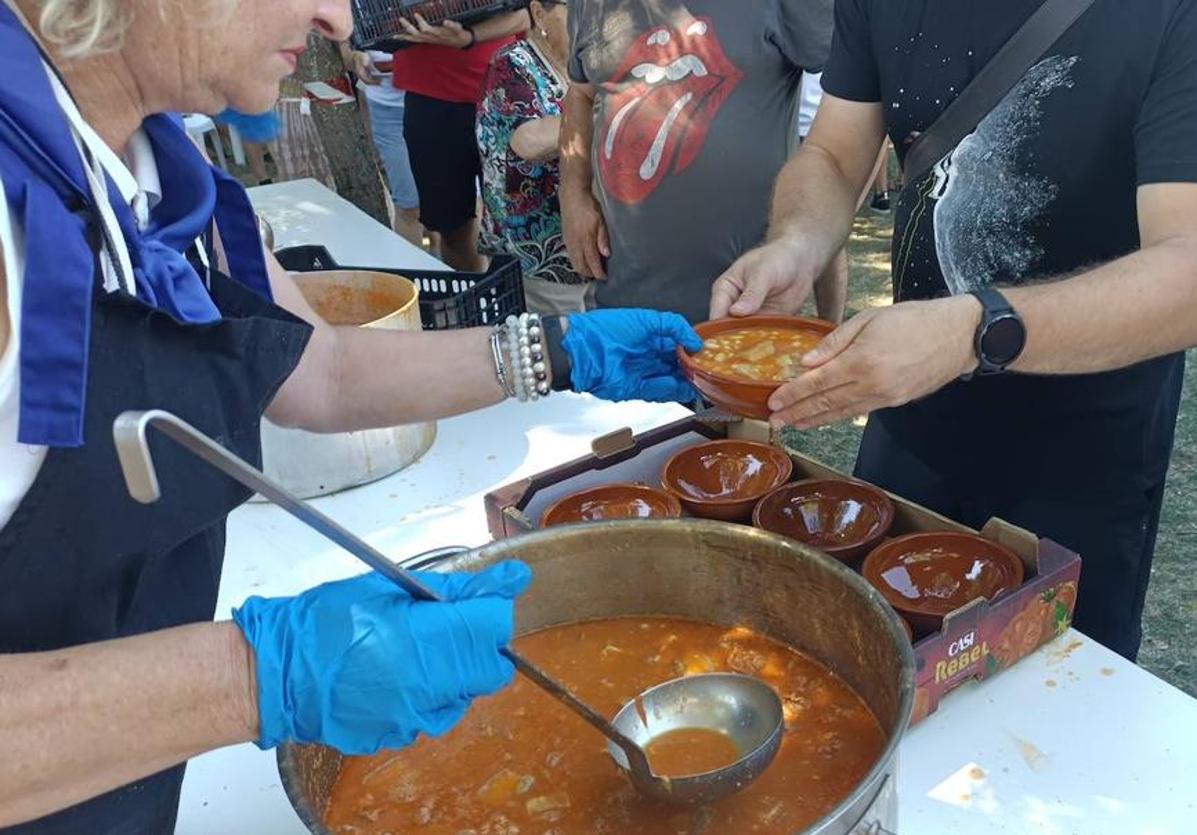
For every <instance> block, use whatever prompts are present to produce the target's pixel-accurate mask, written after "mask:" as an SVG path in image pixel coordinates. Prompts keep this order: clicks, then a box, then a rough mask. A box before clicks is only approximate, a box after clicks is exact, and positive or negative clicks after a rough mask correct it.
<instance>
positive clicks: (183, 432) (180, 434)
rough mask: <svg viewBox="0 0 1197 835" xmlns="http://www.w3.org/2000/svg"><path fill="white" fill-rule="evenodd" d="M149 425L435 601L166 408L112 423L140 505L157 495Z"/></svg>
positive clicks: (418, 596) (129, 483)
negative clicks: (147, 431) (148, 436)
mask: <svg viewBox="0 0 1197 835" xmlns="http://www.w3.org/2000/svg"><path fill="white" fill-rule="evenodd" d="M150 426H153V427H154V428H155V429H157V430H158V431H159V432H161V433H162V434H164V435H166V436H167V437H169V438H170V439H171V440H173V441H174V442H175V443H177V444H179V445H180V446H182V447H183V448H184V449H186V450H188V451H189V452H192V453H194V454H195V455H196V456H198V457H199V458H201V459H203V460H204V461H206V462H207V463H208V464H211V465H212V466H213V467H215V468H216V469H218V470H220V471H221V472H222V473H224V474H225V475H227V476H228V477H229V478H232V479H233V480H234V481H238V482H240V483H241V484H244V485H245V486H246V487H248V488H250V489H251V490H254V491H256V492H258V493H261V494H262V495H263V496H265V497H266V498H268V499H270V501H272V502H274V503H275V504H276V505H278V506H279V507H281V508H282V509H283V510H286V511H287V512H288V513H290V514H291V515H292V516H294V517H296V518H297V519H299V521H301V522H303V523H304V524H305V525H307V526H308V527H311V528H314V529H315V530H316V531H318V532H320V533H321V534H323V535H324V536H326V537H327V538H328V539H331V540H332V541H333V542H335V543H337V544H338V545H340V546H341V547H342V548H344V549H345V550H346V551H348V552H349V553H351V554H353V555H354V556H355V557H357V558H358V559H359V560H361V561H362V562H364V563H365V564H366V565H368V566H370V567H371V568H373V569H374V570H375V571H377V572H378V573H379V574H381V575H383V576H384V577H386V578H387V579H389V580H391V581H392V582H393V583H395V584H396V585H397V586H399V587H400V588H401V589H403V590H404V591H406V592H407V593H408V594H410V595H411V596H412V597H414V598H416V599H417V600H439V597H438V596H437V595H436V593H435V592H433V591H432V589H430V588H428V587H427V586H425V585H424V584H423V583H421V582H420V581H419V580H418V579H416V577H415V576H413V575H412V574H411V573H410V572H407V571H404V570H403V569H402V568H400V567H399V566H397V565H395V564H394V563H393V562H391V561H390V560H389V559H387V557H386V555H385V554H383V553H382V552H381V551H379V550H378V549H376V548H374V547H373V546H372V545H370V544H369V543H368V542H366V541H365V540H362V539H360V538H359V537H357V536H355V535H354V534H352V533H350V532H349V531H348V530H346V529H345V528H343V527H341V526H340V525H338V524H337V523H336V522H334V521H333V520H332V519H330V518H329V517H327V516H325V515H324V514H323V513H321V512H320V511H318V510H316V508H314V507H312V506H311V505H310V504H308V503H307V502H305V501H303V500H302V499H300V498H299V497H298V496H296V495H294V494H293V493H291V492H290V491H289V490H287V489H286V488H284V487H282V486H281V485H279V484H277V483H276V482H274V481H272V480H271V479H269V478H267V477H266V476H265V475H264V474H263V473H261V472H260V471H258V470H256V469H254V468H253V467H251V466H250V465H249V464H247V463H245V462H244V461H242V460H241V459H240V458H238V457H237V456H236V455H233V454H232V453H231V452H229V451H228V450H227V449H225V448H224V447H222V446H221V445H220V444H218V443H216V442H215V441H213V440H212V439H211V438H209V437H208V436H207V435H205V434H204V433H202V432H200V431H199V430H198V429H196V428H195V427H194V426H192V425H191V424H189V423H187V422H186V421H184V420H183V419H181V418H179V417H178V416H176V415H173V414H171V413H170V412H165V411H162V410H161V409H153V410H150V411H146V412H124V413H122V414H120V415H118V416H117V418H116V421H115V422H113V424H112V435H113V439H114V440H115V442H116V455H117V458H118V459H119V460H120V465H121V472H122V473H123V474H124V476H125V485H126V486H127V487H128V488H129V494H130V495H131V496H132V497H133V498H134V499H136V500H137V501H139V502H142V503H143V504H149V503H151V502H156V501H158V499H160V498H161V497H162V490H161V488H160V487H159V484H158V471H157V469H156V468H155V467H154V459H153V456H152V455H151V454H150V446H149V442H148V440H147V438H146V430H147V429H148V428H149V427H150Z"/></svg>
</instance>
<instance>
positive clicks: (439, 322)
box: [274, 245, 526, 331]
mask: <svg viewBox="0 0 1197 835" xmlns="http://www.w3.org/2000/svg"><path fill="white" fill-rule="evenodd" d="M274 256H275V257H276V258H277V259H278V261H279V263H280V264H282V265H283V268H284V269H286V270H289V271H290V272H296V273H306V272H313V271H315V270H371V271H373V272H380V273H391V274H393V275H400V276H403V277H404V278H406V279H408V280H410V281H411V282H412V283H413V284H415V285H416V287H417V288H419V290H420V322H421V323H422V324H423V325H424V330H437V331H442V330H455V329H457V328H473V327H478V326H480V325H491V326H493V325H497V324H498V323H499V322H501V321H503V320H504V319H505V318H507V316H509V315H512V314H514V315H517V316H518V315H519V314H521V313H523V312H524V310H525V309H526V308H525V305H524V279H523V273H522V272H521V270H520V262H519V259H518V258H515V257H512V256H510V255H499V256H495V257H494V258H492V259H491V264H490V269H489V270H487V271H486V272H485V273H459V272H453V271H450V270H396V269H390V268H387V267H362V266H353V267H350V266H345V265H342V264H338V263H337V262H336V261H335V260H334V259H333V257H332V256H331V255H330V254H329V252H328V250H327V249H325V248H324V247H322V246H318V245H306V246H292V247H287V248H286V249H280V250H279V251H278V252H276V253H274Z"/></svg>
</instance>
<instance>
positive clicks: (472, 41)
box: [461, 26, 478, 49]
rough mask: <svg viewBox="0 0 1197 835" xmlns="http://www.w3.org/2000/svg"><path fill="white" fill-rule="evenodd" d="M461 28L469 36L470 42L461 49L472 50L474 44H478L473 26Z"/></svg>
mask: <svg viewBox="0 0 1197 835" xmlns="http://www.w3.org/2000/svg"><path fill="white" fill-rule="evenodd" d="M461 28H462V29H464V30H465V31H466V33H467V34H468V35H469V36H470V42H469V43H468V44H466V45H465V46H463V47H462V49H472V48H473V46H474V44H476V43H478V35H477V33H476V32H474V27H473V26H463V27H461Z"/></svg>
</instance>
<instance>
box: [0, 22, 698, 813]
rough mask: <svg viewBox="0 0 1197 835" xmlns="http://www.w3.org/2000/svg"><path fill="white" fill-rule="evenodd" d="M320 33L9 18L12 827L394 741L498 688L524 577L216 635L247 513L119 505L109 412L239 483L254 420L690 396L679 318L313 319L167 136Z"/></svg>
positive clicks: (185, 481)
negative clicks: (227, 748) (179, 436)
mask: <svg viewBox="0 0 1197 835" xmlns="http://www.w3.org/2000/svg"><path fill="white" fill-rule="evenodd" d="M234 21H235V25H233V22H234ZM312 30H315V31H317V32H319V33H320V34H323V35H325V36H326V37H329V38H333V39H338V40H340V39H344V38H346V37H348V35H349V34H350V16H349V8H348V0H209V2H195V3H191V2H182V1H181V0H0V77H2V78H3V79H4V83H3V85H0V186H2V189H0V191H2V192H3V193H2V195H0V750H2V751H3V756H2V757H0V827H13V829H11V831H19V832H39V833H67V832H70V833H88V835H99V833H116V832H120V833H165V832H170V831H172V830H173V827H174V820H175V814H176V809H177V805H178V795H179V787H180V784H181V782H182V776H183V765H182V764H183V763H184V762H185V760H186V759H187V758H188V757H191V756H193V755H195V754H198V753H201V752H203V751H207V750H210V749H213V748H217V747H219V746H222V745H230V744H235V743H241V742H250V741H252V742H256V743H257V744H258V745H259V746H261V747H263V748H267V747H271V746H274V745H277V744H279V743H281V742H285V741H301V742H306V741H312V742H322V743H325V744H328V745H331V746H334V747H336V748H337V749H339V750H341V751H343V752H346V753H367V752H372V751H375V750H378V749H379V748H381V747H389V748H395V747H399V746H403V745H406V744H409V743H410V742H412V740H414V739H415V738H416V736H417V735H419V734H421V733H425V734H439V733H443V732H445V731H446V730H448V729H449V728H450V727H452V726H453V724H454V723H456V722H457V721H458V720H459V719H460V718H461V716H462V715H463V714H464V712H465V711H466V710H467V708H468V707H469V705H470V703H471V701H472V700H473V699H474V698H475V697H477V696H479V695H482V694H486V693H491V692H494V691H495V690H497V689H499V688H501V687H503V686H505V685H506V684H507V683H508V682H509V681H510V679H511V676H512V675H513V670H512V667H511V665H510V664H509V663H508V662H507V661H506V659H505V658H504V657H503V656H502V655H501V654H500V652H499V650H500V649H501V648H502V647H503V646H504V645H505V644H506V642H507V641H508V639H509V638H510V635H511V629H512V619H513V607H514V601H515V599H516V598H517V597H518V595H519V594H520V593H521V592H522V591H523V589H524V588H525V587H526V586H527V585H528V582H529V580H530V576H529V572H528V569H527V567H526V566H523V565H522V564H519V563H505V564H502V565H499V566H496V567H495V568H493V569H491V570H489V571H486V572H483V573H481V574H476V575H474V574H442V575H430V576H427V577H425V582H426V583H427V584H429V585H431V586H432V587H433V588H434V590H436V591H438V592H439V593H440V596H441V597H442V598H443V600H444V601H445V602H436V603H429V602H417V601H415V600H412V599H411V598H410V597H408V596H407V595H405V594H404V593H403V592H401V591H399V590H398V589H396V588H394V587H393V586H392V585H391V584H390V583H389V582H387V581H386V580H384V579H383V578H381V577H380V576H378V575H376V574H372V573H371V574H365V575H361V576H358V577H353V578H349V579H346V580H342V581H340V582H336V583H330V584H326V585H324V586H319V587H316V588H314V589H310V590H308V591H305V592H303V593H302V594H300V595H298V596H296V597H290V598H276V599H269V600H266V599H262V598H256V597H255V598H250V599H249V600H247V601H245V602H244V603H243V604H242V605H241V606H240V607H238V608H237V609H235V610H234V612H233V619H232V620H231V621H223V622H217V623H213V622H212V617H213V615H214V613H215V608H216V593H217V589H218V586H219V582H220V570H221V562H222V557H223V552H224V540H225V518H226V516H227V515H228V513H229V512H230V511H231V510H232V509H233V508H235V507H236V506H237V505H238V504H240V503H241V502H243V501H245V499H246V498H248V496H247V494H246V491H244V490H242V489H240V488H239V487H238V486H237V485H235V484H232V483H231V482H229V481H228V480H227V479H225V478H223V477H222V476H220V475H218V474H216V473H215V472H214V471H211V470H210V469H208V468H207V467H206V465H203V464H200V463H198V462H196V461H194V460H192V459H190V458H188V456H187V455H185V454H184V453H183V452H182V451H181V450H179V449H177V448H175V447H173V446H171V445H165V446H163V447H162V448H157V449H155V458H156V459H157V465H158V467H157V468H158V475H159V478H160V480H161V482H162V488H163V500H162V501H160V502H158V503H156V504H153V505H139V504H136V503H134V502H133V501H132V500H131V499H129V498H128V496H127V495H126V493H125V489H124V486H123V481H122V478H121V474H120V471H119V466H118V463H117V457H116V455H115V451H114V449H113V439H112V424H113V420H114V418H115V417H116V416H117V415H118V414H120V413H121V412H123V411H125V410H128V409H145V408H150V407H158V408H164V409H167V410H169V411H172V412H175V413H177V414H178V415H180V416H181V417H182V418H183V419H184V420H187V421H188V422H190V423H192V424H193V425H195V426H196V427H198V428H199V429H200V430H201V431H203V432H205V433H207V434H208V435H210V436H212V437H215V438H218V439H220V442H221V443H223V444H224V445H225V446H226V447H228V448H229V449H230V450H231V451H232V452H234V453H235V454H237V455H239V456H241V457H242V458H246V459H249V460H251V461H255V460H258V459H259V457H260V447H259V424H260V420H261V417H262V415H263V413H264V412H265V413H267V414H269V415H270V417H271V418H272V419H273V420H275V421H278V422H280V423H283V424H286V425H293V426H300V427H304V428H306V429H309V430H312V431H342V430H347V429H355V428H367V427H371V426H385V425H394V424H398V423H403V422H416V421H422V420H427V419H430V418H435V417H441V416H448V415H451V414H455V413H459V412H463V411H466V410H469V409H475V408H480V407H483V406H486V405H489V404H493V403H496V402H498V401H500V400H502V399H504V398H505V397H510V396H515V397H519V398H520V399H521V400H536V399H539V398H541V397H543V396H546V395H548V394H549V393H550V392H552V391H554V390H558V389H567V388H572V389H574V390H578V391H589V392H592V393H594V394H596V395H598V396H601V397H606V398H608V399H631V398H641V399H686V398H689V397H691V396H692V395H693V392H692V391H691V390H690V389H689V387H688V386H687V385H686V384H685V382H684V380H682V379H681V378H680V376H679V373H678V369H677V364H676V357H675V346H676V345H677V344H682V345H685V346H687V347H688V348H690V349H696V348H697V347H698V346H699V345H700V343H699V342H698V340H697V337H696V336H695V335H694V333H693V331H691V330H690V329H689V327H688V326H687V325H686V324H685V323H684V322H683V321H682V320H681V319H680V318H679V317H676V316H671V315H665V314H659V313H651V312H647V311H634V310H630V311H602V312H600V313H595V314H577V315H574V316H571V317H569V318H568V319H561V320H559V319H546V320H544V321H543V322H542V321H540V320H539V319H536V318H533V317H528V316H525V317H523V318H520V319H517V320H509V321H508V322H506V323H504V324H503V325H502V326H500V327H499V328H496V329H489V328H477V329H468V330H461V331H454V332H441V333H426V334H421V333H399V332H394V331H364V330H360V329H354V328H337V327H333V326H331V325H329V324H328V323H326V322H323V321H322V320H321V319H320V318H319V317H318V316H316V314H315V313H314V312H313V311H312V310H311V308H310V307H308V306H307V305H306V304H305V303H304V300H303V297H302V296H301V295H300V294H299V292H298V291H297V289H296V287H295V285H294V284H293V283H292V282H291V281H290V279H289V278H288V276H287V275H286V273H285V272H283V271H282V270H281V269H280V268H279V266H278V264H277V263H276V262H275V261H274V260H273V258H272V257H271V256H270V254H269V253H268V252H266V251H264V248H263V247H262V243H261V240H260V238H259V237H258V232H257V225H256V222H255V217H254V214H253V212H252V209H251V208H250V205H249V201H248V198H247V197H246V194H245V191H244V190H243V189H242V188H241V187H240V185H238V184H237V183H236V182H235V181H233V180H232V179H230V178H229V176H228V175H227V174H225V173H224V172H221V171H219V170H217V169H214V168H212V167H211V166H209V165H208V164H207V162H206V161H205V160H204V159H203V157H202V156H201V154H200V152H199V151H198V150H197V149H196V148H195V146H194V145H192V144H191V143H190V141H189V140H188V138H187V135H186V133H185V131H184V130H183V129H182V125H181V122H180V121H179V120H178V118H177V117H176V116H174V115H172V114H173V113H174V112H177V111H184V112H187V111H198V112H204V113H219V112H221V111H223V110H225V109H226V108H235V109H236V110H239V111H242V112H247V113H254V112H262V111H265V110H267V109H269V108H270V107H271V105H272V104H273V102H274V99H275V96H276V95H277V91H278V85H279V81H280V79H281V78H283V77H284V76H285V75H287V74H288V73H290V72H291V71H292V70H294V68H295V65H296V63H297V60H298V57H299V55H300V54H301V52H302V49H303V45H304V43H305V40H306V38H307V35H308V33H309V31H312ZM380 369H385V370H386V371H385V373H380V372H379V370H380ZM3 831H5V832H7V831H10V830H9V829H3Z"/></svg>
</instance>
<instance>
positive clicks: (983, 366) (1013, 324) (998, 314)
mask: <svg viewBox="0 0 1197 835" xmlns="http://www.w3.org/2000/svg"><path fill="white" fill-rule="evenodd" d="M972 295H973V296H974V297H976V299H977V301H979V302H981V308H982V313H981V324H980V325H978V326H977V333H976V336H975V337H973V350H974V351H975V352H976V354H977V370H976V371H974V372H973V373H972V374H967V375H965V379H966V380H967V379H971V378H972V377H973V376H974V375H980V376H982V377H987V376H990V375H993V374H1001V373H1002V372H1004V371H1005V370H1006V369H1007V368H1009V367H1010V365H1011V363H1013V362H1014V361H1015V360H1016V359H1018V358H1019V357H1020V356H1021V355H1022V351H1023V348H1025V347H1026V345H1027V328H1026V325H1024V324H1023V321H1022V318H1021V317H1020V316H1019V315H1018V313H1017V312H1016V311H1015V310H1014V308H1013V307H1011V306H1010V302H1008V301H1007V300H1006V297H1005V296H1003V295H1002V294H1001V293H1000V292H999V291H997V290H995V289H993V288H992V287H987V288H985V289H984V290H973V291H972Z"/></svg>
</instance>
